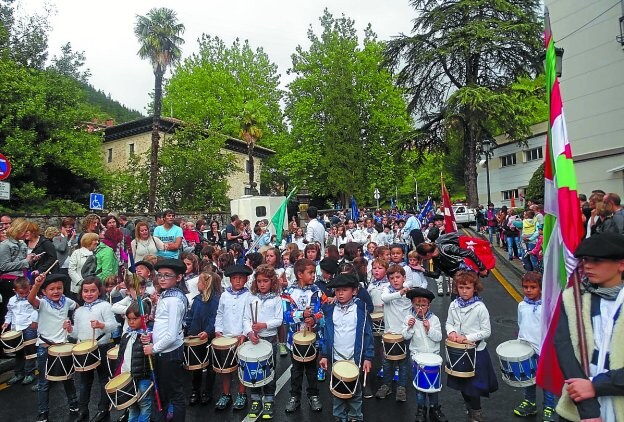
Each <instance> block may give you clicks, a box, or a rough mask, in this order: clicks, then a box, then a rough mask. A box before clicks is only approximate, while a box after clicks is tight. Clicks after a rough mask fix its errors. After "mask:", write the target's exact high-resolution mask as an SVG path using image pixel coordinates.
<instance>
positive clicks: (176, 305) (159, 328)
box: [152, 296, 186, 353]
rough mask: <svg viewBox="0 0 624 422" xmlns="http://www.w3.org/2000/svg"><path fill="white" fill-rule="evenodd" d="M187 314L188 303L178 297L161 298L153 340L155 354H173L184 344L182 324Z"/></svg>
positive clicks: (155, 317) (155, 318) (155, 320)
mask: <svg viewBox="0 0 624 422" xmlns="http://www.w3.org/2000/svg"><path fill="white" fill-rule="evenodd" d="M185 314H186V303H185V302H183V301H182V300H180V298H178V297H173V296H170V297H162V296H161V297H160V300H159V301H158V306H156V315H155V316H154V329H153V332H152V340H153V342H154V347H153V351H154V353H167V352H171V351H173V350H175V349H177V348H178V347H180V346H182V343H184V332H183V331H182V322H183V320H184V315H185Z"/></svg>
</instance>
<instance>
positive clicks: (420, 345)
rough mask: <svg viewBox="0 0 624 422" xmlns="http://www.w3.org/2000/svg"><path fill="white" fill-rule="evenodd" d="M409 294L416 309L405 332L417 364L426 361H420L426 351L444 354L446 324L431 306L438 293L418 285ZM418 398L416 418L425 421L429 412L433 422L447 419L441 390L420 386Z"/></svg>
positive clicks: (418, 420) (405, 327)
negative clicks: (426, 391) (441, 403)
mask: <svg viewBox="0 0 624 422" xmlns="http://www.w3.org/2000/svg"><path fill="white" fill-rule="evenodd" d="M406 296H407V298H408V299H409V300H411V301H412V312H411V314H410V315H409V316H408V317H407V319H406V321H405V324H404V326H403V331H402V332H401V334H402V335H403V337H404V338H405V340H406V341H408V340H409V341H410V344H409V349H410V355H411V357H412V361H413V362H414V365H417V364H418V363H422V362H420V361H419V357H421V356H424V355H425V354H432V353H433V354H435V355H437V356H439V355H440V342H441V341H442V325H441V324H440V319H439V318H438V317H437V316H436V315H434V314H433V312H431V309H430V308H431V301H432V300H433V299H434V297H435V296H434V295H433V293H431V292H430V291H429V290H427V289H423V288H421V287H416V288H414V289H411V290H409V291H408V292H407V294H406ZM425 358H426V356H425ZM425 360H426V359H425ZM440 362H441V360H440ZM440 369H441V368H440ZM438 376H439V377H442V373H441V372H440V373H439V374H438ZM416 398H417V402H418V408H417V410H416V419H415V420H416V422H425V421H426V420H427V414H428V416H429V419H428V420H429V421H430V422H446V416H444V413H442V406H440V402H439V394H438V393H437V392H435V393H425V392H423V391H420V390H418V389H417V390H416ZM427 402H428V404H429V406H428V408H427Z"/></svg>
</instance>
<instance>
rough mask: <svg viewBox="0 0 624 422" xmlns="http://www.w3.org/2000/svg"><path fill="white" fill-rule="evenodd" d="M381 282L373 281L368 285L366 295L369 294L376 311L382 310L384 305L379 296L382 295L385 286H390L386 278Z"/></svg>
mask: <svg viewBox="0 0 624 422" xmlns="http://www.w3.org/2000/svg"><path fill="white" fill-rule="evenodd" d="M383 280H384V281H383V282H378V281H376V280H373V281H371V282H370V283H369V284H368V289H367V290H368V294H370V297H371V299H372V301H373V306H374V307H375V308H376V309H378V308H383V306H384V303H383V300H381V294H382V293H383V291H384V288H387V286H389V285H390V283H389V282H388V279H387V278H384V279H383Z"/></svg>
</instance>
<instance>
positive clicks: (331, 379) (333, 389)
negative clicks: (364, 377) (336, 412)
mask: <svg viewBox="0 0 624 422" xmlns="http://www.w3.org/2000/svg"><path fill="white" fill-rule="evenodd" d="M334 378H335V379H337V382H336V384H334ZM352 381H353V380H351V381H346V382H345V381H343V380H342V379H340V378H338V376H335V377H334V371H333V370H332V371H331V374H330V376H329V390H330V391H331V393H332V394H333V395H334V396H336V397H338V398H340V399H350V398H351V397H353V396H354V395H355V391H356V390H357V387H358V384H359V382H360V376H359V373H358V376H357V377H356V378H355V384H354V385H353V389H351V388H349V386H348V385H347V384H346V383H347V382H352ZM341 384H342V385H343V386H344V387H345V389H346V390H347V391H348V393H347V394H344V393H338V392H337V391H336V388H337V387H338V386H339V385H341Z"/></svg>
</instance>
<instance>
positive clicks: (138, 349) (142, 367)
mask: <svg viewBox="0 0 624 422" xmlns="http://www.w3.org/2000/svg"><path fill="white" fill-rule="evenodd" d="M129 339H130V333H124V334H123V336H122V337H121V342H120V343H119V355H118V358H117V365H121V364H122V361H123V357H124V354H125V352H126V346H128V340H129ZM130 373H131V374H132V376H133V377H134V378H137V379H145V378H149V377H150V376H151V372H150V368H149V362H148V361H147V356H145V353H143V344H142V343H141V338H140V335H138V336H137V339H136V341H135V342H134V344H133V345H132V362H131V363H130Z"/></svg>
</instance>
